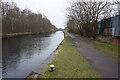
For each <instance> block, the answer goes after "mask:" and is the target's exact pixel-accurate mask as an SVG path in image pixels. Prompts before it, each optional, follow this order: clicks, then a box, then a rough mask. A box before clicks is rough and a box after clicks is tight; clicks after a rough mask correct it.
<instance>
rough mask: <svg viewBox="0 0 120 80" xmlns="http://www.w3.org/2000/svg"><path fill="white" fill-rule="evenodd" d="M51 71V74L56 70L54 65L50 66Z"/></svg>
mask: <svg viewBox="0 0 120 80" xmlns="http://www.w3.org/2000/svg"><path fill="white" fill-rule="evenodd" d="M49 71H50V72H53V71H55V68H54V65H53V64H52V65H50V69H49Z"/></svg>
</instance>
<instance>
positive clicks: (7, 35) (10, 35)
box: [2, 32, 32, 38]
mask: <svg viewBox="0 0 120 80" xmlns="http://www.w3.org/2000/svg"><path fill="white" fill-rule="evenodd" d="M28 34H32V33H31V32H25V33H9V34H2V38H9V37H15V36H22V35H28Z"/></svg>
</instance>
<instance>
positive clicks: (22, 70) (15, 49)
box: [2, 31, 64, 78]
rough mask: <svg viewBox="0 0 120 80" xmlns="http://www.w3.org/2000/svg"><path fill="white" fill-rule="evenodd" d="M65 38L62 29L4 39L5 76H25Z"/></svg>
mask: <svg viewBox="0 0 120 80" xmlns="http://www.w3.org/2000/svg"><path fill="white" fill-rule="evenodd" d="M63 39H64V33H63V32H62V31H58V32H55V33H52V34H44V35H29V36H20V37H15V38H10V39H3V41H2V59H3V60H2V61H3V65H2V66H3V68H2V69H3V70H2V72H3V73H2V75H3V78H25V77H26V76H27V75H28V74H29V73H30V72H32V71H34V70H35V69H36V68H38V67H39V66H40V65H41V63H43V62H44V60H45V59H47V58H48V57H49V56H50V54H51V53H52V52H53V51H54V50H55V49H56V48H57V47H58V45H59V44H60V43H61V41H62V40H63Z"/></svg>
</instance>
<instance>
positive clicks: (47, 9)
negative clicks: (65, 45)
mask: <svg viewBox="0 0 120 80" xmlns="http://www.w3.org/2000/svg"><path fill="white" fill-rule="evenodd" d="M3 1H10V2H11V1H13V2H16V3H17V5H18V6H19V7H20V8H21V9H24V8H28V9H30V10H31V11H32V12H40V13H42V14H44V15H45V16H46V17H47V18H48V19H50V21H51V22H52V24H54V25H55V26H56V27H58V28H64V27H65V26H66V13H65V12H66V10H65V9H66V7H67V6H68V4H69V2H68V0H3Z"/></svg>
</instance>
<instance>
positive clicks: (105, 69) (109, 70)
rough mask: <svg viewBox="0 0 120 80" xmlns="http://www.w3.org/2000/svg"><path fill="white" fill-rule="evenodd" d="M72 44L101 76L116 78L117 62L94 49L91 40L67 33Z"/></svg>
mask: <svg viewBox="0 0 120 80" xmlns="http://www.w3.org/2000/svg"><path fill="white" fill-rule="evenodd" d="M68 35H69V37H70V40H71V42H72V45H73V46H75V47H76V48H77V49H78V50H79V52H80V53H81V55H82V56H84V58H85V59H86V60H87V61H88V63H89V64H90V65H91V66H92V68H93V69H95V70H96V72H98V73H99V74H101V75H102V76H103V78H118V63H117V62H116V61H114V60H112V59H111V58H110V57H108V56H107V55H105V54H104V53H102V52H100V51H98V50H97V49H95V47H94V45H93V44H92V42H91V40H88V39H85V38H83V37H79V36H74V35H72V34H70V33H68Z"/></svg>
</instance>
